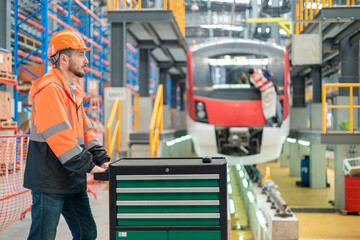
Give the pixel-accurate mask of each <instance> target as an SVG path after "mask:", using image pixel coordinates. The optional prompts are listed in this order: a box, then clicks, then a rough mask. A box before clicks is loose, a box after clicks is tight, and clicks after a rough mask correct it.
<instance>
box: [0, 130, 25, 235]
mask: <svg viewBox="0 0 360 240" xmlns="http://www.w3.org/2000/svg"><path fill="white" fill-rule="evenodd" d="M28 139H29V135H15V136H13V135H12V136H0V232H1V231H2V230H4V229H5V228H7V227H9V226H10V225H11V224H13V223H14V222H15V221H17V220H19V219H22V218H24V217H25V214H26V213H27V212H28V211H30V209H31V192H30V190H29V189H26V188H24V187H23V178H24V170H25V162H26V155H27V150H28Z"/></svg>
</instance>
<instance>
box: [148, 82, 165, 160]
mask: <svg viewBox="0 0 360 240" xmlns="http://www.w3.org/2000/svg"><path fill="white" fill-rule="evenodd" d="M160 132H161V133H162V132H163V85H162V84H159V86H158V89H157V92H156V98H155V103H154V109H153V112H152V115H151V120H150V127H149V144H150V157H151V158H152V157H154V152H155V156H156V157H159V139H160Z"/></svg>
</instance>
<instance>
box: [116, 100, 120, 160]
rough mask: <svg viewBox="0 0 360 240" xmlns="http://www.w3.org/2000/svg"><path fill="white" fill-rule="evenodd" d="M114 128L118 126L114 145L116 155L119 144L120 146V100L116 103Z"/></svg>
mask: <svg viewBox="0 0 360 240" xmlns="http://www.w3.org/2000/svg"><path fill="white" fill-rule="evenodd" d="M116 118H117V120H116V126H117V125H118V124H119V130H118V132H117V133H115V134H117V144H116V152H117V153H118V152H119V151H120V144H121V142H120V141H121V139H120V137H121V125H120V121H121V109H120V100H119V103H118V107H117V114H116Z"/></svg>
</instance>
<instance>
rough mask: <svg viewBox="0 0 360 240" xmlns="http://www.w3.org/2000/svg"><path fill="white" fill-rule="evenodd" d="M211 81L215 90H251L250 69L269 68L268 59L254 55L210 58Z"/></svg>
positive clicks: (210, 83) (211, 85)
mask: <svg viewBox="0 0 360 240" xmlns="http://www.w3.org/2000/svg"><path fill="white" fill-rule="evenodd" d="M208 64H209V68H210V78H211V81H210V82H208V84H209V85H210V86H208V87H212V88H213V89H214V90H216V89H234V88H235V89H236V88H242V89H244V88H245V89H246V88H251V87H252V85H251V83H250V75H249V73H248V70H249V68H257V69H259V68H261V67H263V66H265V67H267V66H268V58H267V57H265V56H254V55H220V56H216V57H211V58H208Z"/></svg>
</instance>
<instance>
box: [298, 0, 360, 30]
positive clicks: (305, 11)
mask: <svg viewBox="0 0 360 240" xmlns="http://www.w3.org/2000/svg"><path fill="white" fill-rule="evenodd" d="M313 4H315V6H314V7H315V14H314V13H313ZM346 5H347V6H348V7H351V6H353V5H355V1H354V0H352V1H351V3H350V0H346ZM356 5H359V4H356ZM324 7H333V3H332V0H321V1H320V0H297V1H296V20H297V21H303V20H305V21H307V20H313V19H314V17H315V15H316V14H317V13H318V12H319V9H321V8H324ZM307 25H308V22H305V23H304V22H297V23H296V27H295V29H296V30H295V31H296V34H299V33H300V32H302V31H303V30H304V27H305V26H307Z"/></svg>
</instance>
